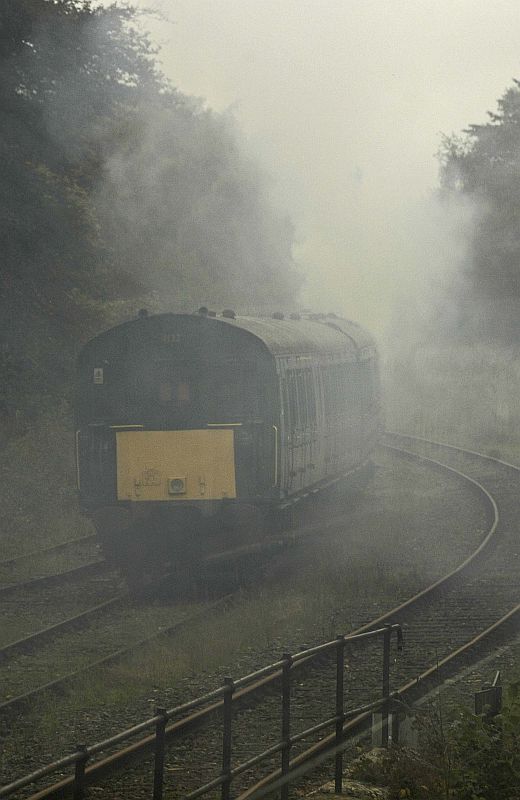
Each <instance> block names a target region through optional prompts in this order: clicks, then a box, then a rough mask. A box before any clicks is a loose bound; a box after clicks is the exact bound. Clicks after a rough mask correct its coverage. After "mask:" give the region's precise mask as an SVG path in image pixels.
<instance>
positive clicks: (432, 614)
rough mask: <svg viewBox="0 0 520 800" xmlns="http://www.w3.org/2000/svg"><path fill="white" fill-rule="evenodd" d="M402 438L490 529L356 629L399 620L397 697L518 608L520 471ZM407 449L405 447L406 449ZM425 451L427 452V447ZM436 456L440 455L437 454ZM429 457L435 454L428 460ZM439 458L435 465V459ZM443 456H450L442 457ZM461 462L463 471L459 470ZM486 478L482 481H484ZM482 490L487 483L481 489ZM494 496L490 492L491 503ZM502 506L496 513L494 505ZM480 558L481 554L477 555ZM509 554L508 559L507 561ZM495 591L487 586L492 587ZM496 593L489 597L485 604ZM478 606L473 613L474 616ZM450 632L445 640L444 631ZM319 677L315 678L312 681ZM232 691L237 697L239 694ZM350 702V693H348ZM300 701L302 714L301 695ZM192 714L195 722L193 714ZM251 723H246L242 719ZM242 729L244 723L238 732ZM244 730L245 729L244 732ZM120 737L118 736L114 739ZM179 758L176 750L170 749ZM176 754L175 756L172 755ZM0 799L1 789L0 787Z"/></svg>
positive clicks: (124, 758) (500, 628)
mask: <svg viewBox="0 0 520 800" xmlns="http://www.w3.org/2000/svg"><path fill="white" fill-rule="evenodd" d="M400 441H402V440H400V439H399V438H398V436H397V435H396V434H392V435H388V436H387V445H388V446H389V447H390V448H392V449H393V452H397V451H398V452H399V454H400V455H401V456H402V457H405V458H410V459H418V460H420V461H422V462H423V463H428V464H429V465H431V466H432V467H434V468H435V469H442V470H444V469H447V470H449V472H450V474H451V475H453V476H454V477H457V479H458V480H464V481H465V482H466V484H467V485H468V486H470V487H471V488H472V491H475V492H477V493H478V494H479V496H480V497H481V498H482V501H483V502H484V503H485V506H486V509H487V514H488V519H489V527H488V530H487V532H486V535H485V537H484V538H483V539H482V541H480V542H479V543H478V546H477V547H476V548H475V550H474V552H473V553H472V554H471V556H470V557H469V558H466V559H465V560H464V561H463V562H462V563H461V564H459V565H458V566H457V567H456V569H454V570H452V571H451V572H450V573H448V574H447V575H446V576H444V578H442V579H440V580H438V581H435V582H434V583H433V584H432V585H430V586H428V587H427V588H425V589H424V590H423V591H421V592H419V593H417V594H416V595H414V597H412V598H410V599H409V600H407V601H406V602H405V603H403V604H401V605H400V606H398V607H397V608H394V609H392V610H391V611H389V612H388V613H386V614H384V615H380V616H378V618H377V619H374V620H371V621H369V622H368V623H366V624H365V625H363V626H362V627H361V628H359V629H358V630H357V631H355V633H360V632H363V631H369V630H373V629H374V628H376V627H378V626H380V625H381V624H384V623H400V624H401V625H402V626H403V627H404V629H405V632H406V640H407V651H408V652H412V653H413V654H414V657H413V659H412V660H407V661H406V662H404V661H401V662H399V665H398V667H397V668H396V669H395V671H394V675H393V685H396V683H397V684H399V685H400V689H399V696H400V697H401V699H402V700H403V702H411V701H412V700H413V699H416V698H417V696H418V695H420V694H423V693H424V692H426V691H429V690H430V689H431V681H432V679H435V680H436V681H438V680H439V679H443V678H444V676H445V675H447V674H451V673H452V672H453V670H456V669H457V667H458V666H459V667H460V663H461V661H462V660H467V659H468V658H474V657H475V653H479V652H480V650H481V648H482V647H483V646H486V645H487V646H491V645H492V643H493V642H494V641H496V638H497V637H498V636H500V635H504V631H506V630H507V631H510V626H511V625H512V624H514V623H515V620H516V616H517V613H518V610H519V607H518V606H517V605H516V604H515V602H514V599H516V583H515V581H514V577H515V574H516V561H515V558H516V551H515V548H516V550H518V549H519V548H518V547H516V543H517V541H518V527H517V525H516V518H515V508H516V505H515V501H516V497H517V496H518V489H519V488H520V470H518V468H516V467H515V466H514V465H509V464H506V463H505V462H500V461H497V460H496V459H491V458H488V457H484V456H480V455H479V454H476V453H470V452H468V451H462V450H456V449H454V448H451V447H449V446H446V447H444V446H443V445H440V444H438V443H427V442H425V441H423V442H421V443H420V444H419V443H418V442H417V441H416V442H415V446H414V444H413V441H414V440H412V439H410V437H408V438H406V443H407V448H406V449H405V448H402V447H401V448H399V447H397V445H398V443H399V442H400ZM410 448H411V449H410ZM428 448H430V453H429V455H427V454H426V452H425V451H426V450H428ZM446 452H450V454H451V456H452V461H453V462H455V463H448V464H444V463H442V462H444V461H445V460H446V459H445V457H443V455H442V454H445V453H446ZM439 454H440V455H439ZM432 455H436V456H437V457H436V458H432ZM439 458H442V462H441V461H440V460H439ZM448 460H449V459H448ZM461 462H464V472H462V470H461V469H460V468H461V466H462V464H461ZM484 481H485V482H486V486H484V485H483V482H484ZM486 487H487V488H486ZM493 495H496V496H497V499H498V502H497V500H496V499H495V498H494V496H493ZM499 505H500V507H501V516H499V511H498V506H499ZM484 556H485V558H484ZM513 556H515V558H513ZM498 588H499V591H491V589H498ZM493 598H495V599H496V602H491V600H492V599H493ZM475 611H477V613H475ZM447 630H448V631H449V635H448V637H447V636H446V635H445V633H446V631H447ZM357 671H359V674H361V672H362V671H365V672H366V669H364V667H363V666H362V665H358V666H357V667H356V665H355V664H354V665H353V666H352V672H351V678H350V681H349V683H351V684H352V685H353V686H355V683H356V672H357ZM279 678H280V673H278V674H274V675H272V676H269V677H268V678H261V679H260V680H259V681H257V682H256V683H253V685H251V686H248V687H247V689H244V690H242V691H241V692H240V693H237V697H236V700H237V702H238V701H240V703H241V704H243V703H244V702H245V703H249V705H251V704H252V703H255V702H257V701H258V695H259V694H262V693H263V692H264V691H265V689H266V688H272V686H273V683H274V682H276V681H277V680H279ZM318 680H322V679H321V678H318ZM238 695H239V696H238ZM352 698H353V701H355V692H352ZM302 702H303V705H304V706H306V708H307V711H308V704H307V703H306V700H305V697H303V699H302ZM220 707H221V703H219V702H217V703H215V704H213V705H212V706H210V707H209V708H208V709H205V710H203V711H199V712H197V713H196V714H195V715H191V716H188V717H186V718H183V719H180V720H177V721H176V722H175V723H174V724H172V725H170V726H169V728H168V729H167V732H168V733H169V735H170V736H171V738H178V737H180V736H182V734H184V733H185V732H186V731H187V730H191V729H192V728H193V725H194V724H200V723H201V722H202V721H204V720H207V719H208V718H209V717H210V716H211V715H212V714H215V712H216V711H218V710H219V709H220ZM195 718H196V719H195ZM366 723H367V717H365V716H364V715H361V716H360V717H359V718H356V719H354V720H351V721H349V722H348V723H347V724H346V725H345V734H346V735H347V734H353V733H354V732H356V731H359V730H360V729H361V728H362V727H363V725H366ZM249 724H250V722H249ZM238 726H239V727H238V729H237V734H236V735H237V737H240V735H241V731H240V722H238ZM246 730H247V725H246V728H245V731H246ZM245 731H244V732H245ZM119 738H120V737H119ZM152 739H153V737H146V738H145V739H142V740H140V741H138V742H134V744H133V745H131V746H130V747H126V748H124V749H123V750H120V751H118V752H116V753H112V754H111V755H110V756H108V757H107V758H105V759H103V761H101V762H98V763H97V764H92V765H91V766H90V767H89V768H88V770H87V773H88V777H89V779H90V780H93V779H96V780H97V779H98V778H99V777H100V776H101V775H102V774H104V773H105V772H106V771H108V770H110V769H114V768H117V766H118V765H120V764H121V763H123V762H128V760H129V759H131V758H134V757H135V756H136V755H139V754H142V753H143V752H146V750H147V749H148V748H149V747H150V744H151V740H152ZM332 746H333V745H332V742H331V740H330V738H325V739H322V740H321V741H320V742H318V743H316V744H314V745H312V746H311V747H310V748H307V749H305V750H302V751H301V752H300V753H298V754H297V756H296V758H295V759H293V762H292V768H293V769H294V770H301V769H302V765H304V764H306V763H308V762H310V761H313V762H316V763H317V762H318V761H319V760H320V759H321V758H323V757H324V756H326V757H330V748H331V747H332ZM177 755H178V752H177ZM174 758H175V756H174ZM170 768H171V769H176V768H178V767H176V765H175V762H173V763H172V764H170ZM277 779H278V775H277V773H276V772H273V773H272V774H270V775H268V776H267V777H265V778H263V779H262V781H261V782H260V783H256V784H254V785H253V786H249V787H248V788H247V789H245V790H244V791H243V792H242V793H241V795H240V797H241V798H243V799H244V800H245V798H248V797H251V796H253V795H254V796H259V795H260V794H261V793H262V792H263V791H264V790H266V788H267V787H268V786H271V785H272V784H273V782H274V781H276V780H277ZM70 784H71V781H70V780H65V781H62V782H61V783H60V784H58V785H55V786H53V787H50V788H48V789H46V790H43V791H42V792H39V793H37V794H36V795H34V796H33V798H34V800H36V798H38V799H40V798H44V797H57V796H60V794H61V793H63V792H64V791H65V790H66V789H67V788H68V787H70ZM0 796H4V795H2V793H1V792H0Z"/></svg>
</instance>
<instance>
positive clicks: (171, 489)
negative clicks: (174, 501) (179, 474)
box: [168, 478, 186, 494]
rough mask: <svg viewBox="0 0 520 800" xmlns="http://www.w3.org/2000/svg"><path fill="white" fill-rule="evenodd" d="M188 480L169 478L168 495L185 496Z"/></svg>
mask: <svg viewBox="0 0 520 800" xmlns="http://www.w3.org/2000/svg"><path fill="white" fill-rule="evenodd" d="M185 492H186V478H168V494H184V493H185Z"/></svg>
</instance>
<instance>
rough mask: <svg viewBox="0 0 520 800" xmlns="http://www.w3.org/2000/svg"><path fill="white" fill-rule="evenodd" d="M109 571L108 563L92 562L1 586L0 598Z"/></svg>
mask: <svg viewBox="0 0 520 800" xmlns="http://www.w3.org/2000/svg"><path fill="white" fill-rule="evenodd" d="M104 569H105V570H107V571H108V570H109V569H110V568H109V567H108V565H107V563H106V561H91V562H89V563H88V564H82V565H81V566H79V567H74V568H73V569H68V570H65V571H64V572H55V573H52V574H51V575H41V576H40V577H38V578H32V579H30V580H27V581H20V583H7V584H5V585H4V586H0V597H6V596H7V595H9V594H14V593H15V592H18V591H27V590H31V589H33V588H34V587H40V586H52V584H57V585H59V584H60V583H66V581H68V580H70V579H71V578H78V577H80V576H81V577H87V576H88V575H96V574H97V573H99V572H103V570H104Z"/></svg>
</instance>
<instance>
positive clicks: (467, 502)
mask: <svg viewBox="0 0 520 800" xmlns="http://www.w3.org/2000/svg"><path fill="white" fill-rule="evenodd" d="M303 514H304V516H305V521H306V524H309V521H310V520H312V518H315V519H322V520H325V521H326V520H327V519H329V518H333V519H334V518H336V517H337V516H338V508H337V507H334V506H333V505H332V504H331V503H329V504H328V505H327V504H326V503H325V502H324V501H323V500H321V501H319V503H317V504H316V506H314V507H313V508H312V511H311V512H309V511H308V509H307V510H306V511H304V512H303ZM450 515H453V516H452V517H451V518H450ZM484 529H485V515H484V512H483V507H481V505H480V504H479V503H478V501H476V499H475V496H474V494H473V493H472V492H470V491H467V490H464V489H463V488H462V487H461V484H460V483H458V482H454V481H453V479H451V478H448V477H445V476H443V475H441V474H440V473H438V472H436V471H432V470H431V468H429V467H427V466H426V465H422V466H417V465H415V464H410V463H408V462H406V461H402V460H401V459H399V458H397V457H395V456H388V455H381V456H380V458H379V463H378V469H377V470H376V476H375V480H374V485H373V487H372V488H371V489H370V491H368V492H367V493H366V494H365V495H364V496H362V497H361V498H360V499H359V500H358V503H357V505H356V506H355V507H354V508H352V509H351V510H350V511H349V514H348V516H347V518H346V519H345V520H344V521H343V522H338V525H337V528H336V526H335V525H333V526H332V528H331V529H329V530H328V531H327V534H326V535H324V536H323V537H322V538H318V537H316V538H314V539H313V540H312V541H310V542H309V543H308V544H307V545H306V546H305V547H301V548H295V549H293V550H290V551H287V552H286V553H285V554H284V555H283V556H282V557H280V558H279V559H277V560H276V561H275V562H273V563H272V564H270V565H269V567H268V569H267V570H266V572H267V574H266V577H265V579H264V580H263V581H262V582H261V584H260V585H259V586H258V589H257V590H256V592H252V590H251V589H250V590H249V592H246V593H244V597H243V598H242V599H239V600H238V601H237V602H236V603H235V605H234V607H232V608H231V609H229V610H228V611H227V612H226V613H225V614H219V615H218V616H216V617H214V618H213V619H212V620H209V621H208V623H207V625H206V629H205V631H204V630H202V632H205V634H206V636H207V637H208V636H209V637H211V641H209V642H208V641H206V644H205V647H206V649H207V650H210V651H212V650H215V649H216V650H217V651H218V653H221V655H220V659H219V662H218V664H215V663H212V661H211V658H210V659H209V661H208V656H207V653H206V652H204V648H203V647H202V646H201V642H200V638H201V637H200V636H198V637H197V636H196V635H194V637H193V638H192V639H191V640H190V639H189V638H188V639H187V641H186V642H184V643H183V642H182V641H180V642H179V643H178V642H177V638H176V639H175V642H176V644H177V649H176V648H173V649H170V650H166V649H165V650H164V651H163V653H162V661H163V666H164V664H166V666H168V664H169V663H170V662H171V663H172V664H174V663H176V665H177V672H176V673H175V676H174V677H172V680H171V685H168V683H167V681H166V682H165V678H164V674H162V675H161V680H158V681H157V684H156V685H154V682H153V680H150V675H148V681H147V683H146V685H145V686H141V687H140V692H137V693H134V694H133V695H132V696H131V697H130V698H128V697H126V696H125V688H127V687H125V686H124V685H122V682H123V683H124V681H122V679H124V677H125V673H124V671H123V672H121V671H119V672H118V671H116V672H114V671H109V673H108V676H107V677H106V678H105V679H104V684H105V692H104V693H103V691H101V692H100V690H99V686H98V685H97V684H96V691H97V692H98V693H97V694H96V696H95V697H94V696H93V693H92V692H90V693H89V692H88V690H87V689H86V688H85V686H78V687H77V690H76V692H75V693H73V694H71V696H70V697H68V698H64V702H63V704H62V705H60V707H54V708H53V711H52V715H51V714H50V711H49V708H48V706H43V705H40V706H39V707H38V708H37V709H36V710H35V712H34V713H33V714H31V715H28V716H27V717H25V718H24V719H21V720H19V723H18V725H17V729H16V731H12V732H11V735H10V737H9V739H7V741H6V742H5V750H4V773H5V775H4V780H8V779H12V777H13V776H14V775H15V774H20V773H23V772H26V771H28V770H29V769H32V768H35V767H37V766H39V765H41V764H42V763H45V761H47V760H49V759H51V758H54V757H56V756H57V755H58V754H62V753H65V752H67V751H69V750H70V749H71V748H72V747H73V746H74V743H75V742H77V741H87V742H92V741H94V740H99V739H100V738H104V737H105V736H108V735H111V734H112V733H114V732H116V731H117V730H120V729H121V728H123V727H127V726H130V725H132V724H134V723H135V722H136V721H139V720H141V719H144V718H146V717H147V716H148V715H149V714H150V712H151V711H152V710H153V706H154V705H156V704H161V705H167V706H168V707H172V706H174V705H176V704H177V703H179V702H182V701H184V700H186V699H187V698H191V697H193V696H196V695H197V694H201V693H203V692H204V691H206V690H207V689H208V688H211V687H213V686H217V685H219V684H220V683H221V681H222V678H223V677H224V675H226V674H231V675H233V676H235V677H238V676H240V675H242V674H245V673H247V672H249V671H252V670H254V669H256V668H258V667H260V666H263V665H265V664H266V663H268V662H269V661H272V660H274V659H276V658H278V657H279V656H280V654H281V653H282V652H284V651H289V652H290V651H292V652H295V651H297V650H300V649H302V648H303V647H304V646H305V645H309V646H310V645H313V644H315V643H318V642H320V641H323V640H324V639H326V638H330V637H332V636H334V635H335V634H336V633H337V632H338V631H339V632H345V631H348V630H350V629H352V628H354V627H357V626H358V625H359V624H362V623H363V622H366V621H368V620H370V619H372V618H373V617H374V616H375V615H376V614H379V613H381V612H383V611H385V610H387V609H388V608H389V607H391V606H392V605H395V604H397V603H399V602H402V601H403V600H404V599H406V598H407V597H408V596H410V595H411V594H412V593H414V592H415V591H417V590H418V589H420V588H423V587H424V586H425V585H427V584H428V583H430V582H431V581H432V580H434V579H435V578H437V577H439V576H440V575H442V574H444V573H445V572H446V571H448V570H449V569H450V568H452V567H453V566H454V565H455V564H456V563H458V562H459V561H461V560H462V559H463V558H464V557H465V556H466V555H467V554H468V553H469V552H471V551H472V550H473V549H474V548H475V546H476V544H477V543H478V542H479V541H480V540H481V538H482V536H483V532H484ZM255 594H256V595H257V596H256V597H255ZM267 597H271V602H272V603H273V602H275V603H278V606H279V610H278V619H277V620H275V621H276V623H277V624H276V625H275V624H274V623H273V619H272V616H271V617H269V618H268V619H267V622H268V623H269V624H267V625H263V621H264V620H263V618H262V614H263V613H264V605H265V603H266V598H267ZM273 598H274V600H273ZM306 604H307V605H306ZM275 616H276V615H275ZM238 628H240V629H241V639H240V642H239V644H237V643H236V642H234V641H232V642H231V643H230V645H229V652H228V653H226V645H225V643H224V645H223V644H222V639H225V638H226V637H227V638H228V640H230V641H231V639H232V637H233V636H236V635H237V629H238ZM219 647H220V650H219ZM222 648H223V650H222ZM187 650H189V652H188V654H187V655H186V654H185V653H184V651H187ZM221 651H222V652H221ZM179 653H180V654H181V656H182V655H183V654H184V660H185V665H184V673H183V672H182V670H180V671H179V669H178V663H177V662H178V660H179V658H180V657H181V656H180V655H179ZM363 664H364V661H363V659H362V658H359V659H357V660H356V659H355V658H353V659H352V662H351V665H350V668H351V671H352V673H351V674H352V682H353V683H354V682H356V683H357V682H358V681H357V678H356V675H357V674H360V673H362V672H363ZM145 667H146V665H144V666H143V663H141V664H140V665H139V664H138V665H137V666H136V665H132V664H129V666H128V669H127V672H126V679H127V682H128V683H132V681H134V680H135V674H136V672H139V671H141V672H143V671H144V672H146V668H145ZM166 672H167V670H166ZM323 676H324V677H323V678H322V679H320V680H323V681H326V679H327V676H326V674H325V673H323ZM379 680H380V677H379V674H378V675H377V677H374V679H373V680H371V681H370V682H371V683H372V684H373V685H374V686H375V685H376V683H377V682H378V681H379ZM359 682H360V681H359ZM363 683H366V680H365V676H364V679H363ZM115 686H117V691H116V689H115V688H114V687H115ZM116 695H117V696H116ZM352 699H354V695H352ZM270 702H273V703H274V700H268V701H267V703H270ZM295 702H298V703H299V704H300V707H301V709H302V714H303V711H304V710H305V709H306V708H307V707H308V698H307V697H306V695H305V691H304V688H303V687H302V688H301V697H300V699H299V700H298V701H296V700H295ZM254 713H255V712H251V711H249V712H244V713H243V714H241V720H242V719H244V720H245V722H244V723H242V721H241V722H240V725H241V726H242V725H243V735H242V733H240V735H238V733H237V736H239V739H240V741H241V742H242V744H243V747H244V752H245V753H246V754H247V752H249V751H248V750H247V748H248V747H250V746H251V745H248V744H247V739H246V733H247V734H248V735H249V737H250V741H252V743H253V744H254V748H255V751H256V750H257V746H258V742H259V741H260V734H259V729H258V722H257V720H256V718H254V717H253V716H251V715H254ZM265 713H266V714H267V713H269V714H270V713H271V710H270V709H268V710H267V711H266V712H265ZM313 713H314V712H313V711H310V710H309V711H308V719H307V721H309V719H311V718H312V714H313ZM249 720H251V722H250V721H249ZM237 731H238V729H237ZM262 736H263V734H262ZM195 742H198V744H199V747H201V748H202V751H201V750H199V752H198V754H197V755H196V756H194V752H195V751H196V749H197V748H196V747H195ZM251 752H252V751H251ZM184 758H186V759H187V762H186V763H185V766H184V767H183V769H181V768H180V765H181V763H183V760H184ZM219 760H220V745H219V744H218V737H217V736H213V737H211V736H209V737H208V736H201V735H194V737H190V739H185V740H184V741H183V742H181V743H178V744H177V745H176V746H175V753H174V754H170V755H169V757H168V764H167V776H170V777H171V779H172V782H173V783H175V784H176V789H175V790H174V791H173V794H172V793H170V794H167V795H166V796H174V795H176V794H177V793H178V792H179V791H181V790H182V788H183V784H182V781H184V779H185V778H186V777H191V775H193V774H194V773H196V774H197V779H199V778H201V777H203V775H202V772H201V769H200V763H201V762H204V763H205V764H206V765H207V766H208V767H209V766H212V765H213V764H215V765H216V766H217V771H218V764H219ZM143 781H148V774H147V770H146V768H141V767H139V768H135V769H132V770H126V771H125V774H124V776H121V777H120V778H118V779H117V780H114V779H111V781H110V788H108V786H105V787H103V790H102V791H103V795H102V796H103V797H109V798H119V797H125V798H132V797H136V798H137V797H142V796H144V794H146V793H147V791H148V790H146V792H144V791H143ZM146 785H147V786H149V783H147V784H146ZM184 788H185V787H184ZM100 791H101V790H100ZM168 791H169V790H168ZM93 796H95V790H93Z"/></svg>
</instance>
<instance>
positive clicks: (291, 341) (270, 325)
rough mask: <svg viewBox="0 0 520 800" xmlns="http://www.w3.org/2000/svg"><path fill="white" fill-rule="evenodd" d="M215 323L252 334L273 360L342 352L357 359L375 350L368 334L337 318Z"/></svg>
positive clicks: (249, 319)
mask: <svg viewBox="0 0 520 800" xmlns="http://www.w3.org/2000/svg"><path fill="white" fill-rule="evenodd" d="M217 319H218V320H222V321H223V322H226V323H227V324H229V325H233V326H234V327H237V328H241V329H242V330H245V331H248V332H249V333H252V334H253V335H254V336H256V338H257V339H260V340H261V341H262V342H263V343H264V344H265V346H266V347H267V349H268V350H269V351H270V352H271V353H272V354H273V355H276V356H282V355H298V354H301V353H302V352H303V353H308V354H311V353H331V352H345V349H346V350H347V351H351V352H352V353H353V354H356V355H358V356H359V355H360V354H361V352H362V351H367V350H372V349H374V348H375V342H374V340H373V338H372V337H371V336H370V334H369V333H368V332H367V331H365V330H364V329H363V328H361V327H360V326H359V325H356V324H355V323H354V322H350V321H349V320H345V319H340V318H338V317H324V318H321V317H320V318H314V319H313V318H300V319H274V318H272V317H236V318H235V319H229V318H226V317H217Z"/></svg>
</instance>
